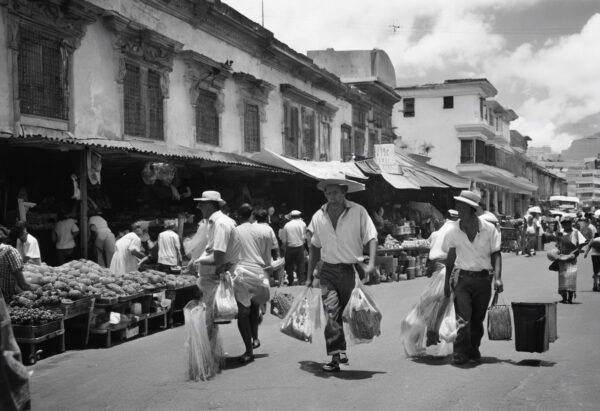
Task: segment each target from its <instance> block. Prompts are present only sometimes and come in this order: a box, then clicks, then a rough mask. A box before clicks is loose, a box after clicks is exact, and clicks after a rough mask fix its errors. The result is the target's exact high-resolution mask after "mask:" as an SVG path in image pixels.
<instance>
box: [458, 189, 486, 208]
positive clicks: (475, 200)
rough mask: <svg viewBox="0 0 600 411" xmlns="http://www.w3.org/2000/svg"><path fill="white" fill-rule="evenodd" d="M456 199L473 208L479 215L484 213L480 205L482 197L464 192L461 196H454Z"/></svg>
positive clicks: (470, 192)
mask: <svg viewBox="0 0 600 411" xmlns="http://www.w3.org/2000/svg"><path fill="white" fill-rule="evenodd" d="M454 199H455V200H456V201H460V202H461V203H465V204H467V205H469V206H471V207H473V208H474V209H475V211H476V212H477V213H482V212H483V210H482V208H481V206H480V205H479V202H480V201H481V196H480V195H479V194H477V193H474V192H473V191H469V190H463V191H461V192H460V195H458V196H454Z"/></svg>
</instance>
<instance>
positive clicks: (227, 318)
mask: <svg viewBox="0 0 600 411" xmlns="http://www.w3.org/2000/svg"><path fill="white" fill-rule="evenodd" d="M234 295H235V294H234V291H233V282H232V280H231V275H230V274H229V271H228V272H226V273H225V276H223V277H222V278H221V280H220V282H219V286H218V287H217V291H216V293H215V303H214V322H215V323H217V324H219V323H221V324H226V323H229V322H231V321H232V320H235V319H236V318H237V314H238V306H237V301H236V300H235V296H234Z"/></svg>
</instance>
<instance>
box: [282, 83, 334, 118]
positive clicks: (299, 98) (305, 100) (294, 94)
mask: <svg viewBox="0 0 600 411" xmlns="http://www.w3.org/2000/svg"><path fill="white" fill-rule="evenodd" d="M279 89H280V90H281V94H283V95H284V97H287V98H289V99H291V100H294V101H296V102H298V103H300V104H302V105H305V106H307V107H310V108H312V109H314V110H316V111H318V112H320V113H322V114H326V115H328V116H333V115H334V114H335V113H336V112H337V111H338V109H339V108H338V107H336V106H334V105H333V104H331V103H328V102H327V101H325V100H321V99H320V98H318V97H315V96H313V95H312V94H309V93H307V92H305V91H302V90H300V89H298V88H297V87H294V86H292V85H291V84H281V85H280V86H279Z"/></svg>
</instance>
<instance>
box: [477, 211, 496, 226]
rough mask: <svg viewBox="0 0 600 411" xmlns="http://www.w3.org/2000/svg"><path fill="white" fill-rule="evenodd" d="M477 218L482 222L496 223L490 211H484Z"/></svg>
mask: <svg viewBox="0 0 600 411" xmlns="http://www.w3.org/2000/svg"><path fill="white" fill-rule="evenodd" d="M479 218H481V219H482V220H484V221H487V222H488V223H492V224H497V223H498V217H496V216H495V215H494V213H492V212H490V211H485V212H484V213H483V214H481V215H480V216H479Z"/></svg>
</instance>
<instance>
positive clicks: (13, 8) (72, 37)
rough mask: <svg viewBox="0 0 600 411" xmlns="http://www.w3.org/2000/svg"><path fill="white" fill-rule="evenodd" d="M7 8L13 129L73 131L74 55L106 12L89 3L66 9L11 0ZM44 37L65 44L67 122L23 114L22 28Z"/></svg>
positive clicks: (53, 1)
mask: <svg viewBox="0 0 600 411" xmlns="http://www.w3.org/2000/svg"><path fill="white" fill-rule="evenodd" d="M2 3H3V5H4V8H5V10H4V13H5V21H6V26H7V27H6V29H7V39H8V42H7V43H8V52H9V67H11V68H12V73H11V76H12V89H11V93H12V96H11V97H12V98H11V99H12V111H13V127H14V129H15V130H20V128H21V125H24V126H34V127H42V128H47V129H54V130H61V131H72V130H73V129H74V124H75V121H74V118H73V114H74V105H73V93H72V91H73V53H74V52H75V50H76V49H77V48H79V46H80V44H81V39H82V38H83V37H84V36H85V32H86V28H87V26H88V25H89V24H91V23H92V22H94V21H96V20H97V19H98V17H99V16H100V15H101V13H102V9H100V8H99V7H97V6H94V5H92V4H89V3H87V2H85V1H81V2H70V3H68V6H67V7H65V6H64V5H63V2H60V1H57V0H47V1H34V0H8V1H5V2H2ZM21 27H27V28H28V29H29V30H32V31H34V32H38V33H41V34H50V35H52V36H54V37H57V38H59V39H60V41H61V46H60V48H61V56H62V59H63V74H64V75H67V76H68V78H66V79H63V81H64V87H65V89H64V93H65V96H64V97H65V103H66V104H67V106H68V107H67V113H68V114H67V119H58V118H51V117H44V116H40V115H36V114H25V113H21V102H20V96H19V42H20V28H21Z"/></svg>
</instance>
